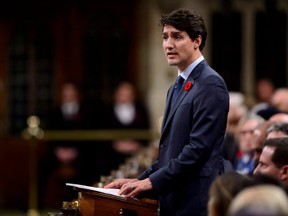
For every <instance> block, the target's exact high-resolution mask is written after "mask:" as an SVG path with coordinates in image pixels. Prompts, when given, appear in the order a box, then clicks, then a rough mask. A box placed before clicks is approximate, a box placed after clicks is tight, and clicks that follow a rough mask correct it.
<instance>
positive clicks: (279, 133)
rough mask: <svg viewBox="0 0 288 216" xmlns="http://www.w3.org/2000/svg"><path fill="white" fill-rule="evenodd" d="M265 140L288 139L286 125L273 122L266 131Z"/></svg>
mask: <svg viewBox="0 0 288 216" xmlns="http://www.w3.org/2000/svg"><path fill="white" fill-rule="evenodd" d="M267 133H268V135H267V139H271V138H281V137H288V123H284V122H275V123H274V124H272V125H271V126H270V127H269V128H268V129H267Z"/></svg>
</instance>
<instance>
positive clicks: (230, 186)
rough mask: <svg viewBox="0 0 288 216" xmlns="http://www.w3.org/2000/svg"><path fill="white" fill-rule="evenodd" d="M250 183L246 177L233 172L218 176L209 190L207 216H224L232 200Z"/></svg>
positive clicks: (249, 179)
mask: <svg viewBox="0 0 288 216" xmlns="http://www.w3.org/2000/svg"><path fill="white" fill-rule="evenodd" d="M251 181H252V180H251V178H250V177H248V176H247V175H242V174H240V173H237V172H233V171H232V172H228V173H224V174H223V175H220V176H218V177H217V178H216V179H215V180H214V181H213V183H212V185H211V187H210V190H209V202H208V216H223V215H226V213H227V210H228V208H229V205H230V203H231V201H232V200H233V198H234V197H235V196H236V195H237V194H238V193H239V192H240V191H241V190H243V189H244V188H246V187H248V186H249V185H251Z"/></svg>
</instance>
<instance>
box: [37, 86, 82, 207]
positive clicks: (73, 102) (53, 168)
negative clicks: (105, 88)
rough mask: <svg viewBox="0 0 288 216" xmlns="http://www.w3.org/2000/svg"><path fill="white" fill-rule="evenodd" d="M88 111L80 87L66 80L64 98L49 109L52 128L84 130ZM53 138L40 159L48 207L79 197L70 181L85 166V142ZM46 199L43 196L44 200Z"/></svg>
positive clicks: (42, 202)
mask: <svg viewBox="0 0 288 216" xmlns="http://www.w3.org/2000/svg"><path fill="white" fill-rule="evenodd" d="M85 114H87V113H86V112H85V110H84V107H83V105H82V102H81V95H80V91H79V89H78V88H77V86H76V85H75V84H73V83H65V84H63V86H62V88H61V92H60V101H59V104H57V106H55V107H53V108H52V110H51V112H50V113H49V118H48V121H47V122H48V125H47V129H48V130H78V129H79V130H80V129H83V128H84V127H85V125H86V117H85ZM60 140H61V137H60V139H59V141H49V142H48V150H47V154H46V156H45V157H44V158H43V159H42V160H41V161H40V163H41V165H40V167H39V191H40V194H39V197H40V205H43V207H45V208H56V207H59V205H60V206H61V203H62V201H63V200H69V199H72V198H77V197H75V194H74V193H73V192H70V191H71V190H67V188H66V186H65V183H66V182H78V181H79V178H80V166H81V153H80V152H81V149H80V148H81V143H79V142H78V141H71V140H69V141H60ZM42 199H43V200H42Z"/></svg>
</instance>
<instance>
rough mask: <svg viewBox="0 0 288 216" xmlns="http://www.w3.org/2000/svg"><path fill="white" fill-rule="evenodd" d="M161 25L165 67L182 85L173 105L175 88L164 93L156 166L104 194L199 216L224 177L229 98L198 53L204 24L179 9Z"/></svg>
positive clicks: (169, 214)
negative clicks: (147, 197)
mask: <svg viewBox="0 0 288 216" xmlns="http://www.w3.org/2000/svg"><path fill="white" fill-rule="evenodd" d="M161 25H162V27H163V49H164V53H165V55H166V57H167V61H168V64H169V65H171V66H177V67H178V76H181V77H182V78H183V79H184V84H183V86H182V87H181V89H180V91H179V93H178V95H177V97H176V99H175V101H174V103H173V104H171V100H172V95H173V91H175V88H176V87H175V86H171V88H170V89H169V91H168V94H167V103H166V108H165V114H164V119H163V123H162V131H161V138H160V143H159V155H158V160H157V161H156V162H155V163H154V164H153V165H152V166H151V167H150V168H148V169H147V170H146V171H144V173H142V174H141V175H140V176H139V177H138V178H137V179H118V180H115V181H114V182H112V183H111V184H108V185H107V186H106V188H117V187H118V188H121V190H120V192H119V193H120V194H122V195H126V196H127V197H134V196H139V195H140V194H142V193H144V192H146V191H154V192H156V193H157V194H158V195H159V200H160V215H161V216H174V215H175V216H176V215H177V216H180V215H181V216H186V215H187V216H188V215H189V216H191V215H195V216H204V215H207V202H208V190H209V187H210V185H211V183H212V181H213V180H214V179H215V178H216V176H218V175H219V174H221V173H222V172H223V156H222V149H223V140H224V136H225V130H226V122H227V113H228V110H229V95H228V91H227V88H226V85H225V82H224V81H223V79H222V78H221V77H220V75H219V74H218V73H216V72H215V71H214V70H213V69H212V68H211V67H209V65H208V63H207V62H206V61H205V59H204V57H203V55H202V53H201V50H202V49H203V48H204V46H205V40H206V36H207V32H206V27H205V24H204V21H203V19H202V18H201V17H200V16H199V15H197V14H196V13H194V12H190V11H188V10H184V9H179V10H176V11H174V12H172V13H170V14H168V15H163V16H162V19H161ZM177 80H178V79H177Z"/></svg>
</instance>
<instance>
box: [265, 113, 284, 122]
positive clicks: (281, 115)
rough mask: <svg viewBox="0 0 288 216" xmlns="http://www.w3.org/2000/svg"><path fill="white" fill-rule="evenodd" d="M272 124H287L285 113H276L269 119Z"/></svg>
mask: <svg viewBox="0 0 288 216" xmlns="http://www.w3.org/2000/svg"><path fill="white" fill-rule="evenodd" d="M269 121H272V122H285V123H288V114H286V113H276V114H274V115H272V116H271V117H270V118H269Z"/></svg>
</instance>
